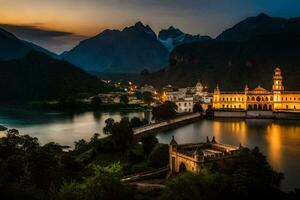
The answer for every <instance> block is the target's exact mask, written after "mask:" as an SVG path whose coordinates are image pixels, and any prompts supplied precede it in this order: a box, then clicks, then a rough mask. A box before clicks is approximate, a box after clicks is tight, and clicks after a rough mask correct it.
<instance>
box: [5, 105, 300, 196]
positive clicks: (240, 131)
mask: <svg viewBox="0 0 300 200" xmlns="http://www.w3.org/2000/svg"><path fill="white" fill-rule="evenodd" d="M110 117H111V118H114V119H115V120H116V121H118V120H120V119H121V118H122V117H129V118H132V117H140V118H144V117H146V118H148V119H149V118H150V115H149V113H144V112H111V113H110V112H102V113H101V112H95V113H94V112H85V113H78V114H68V113H45V112H37V111H28V110H17V109H3V108H1V109H0V124H1V125H4V126H6V127H8V128H16V129H18V130H19V131H20V133H21V134H29V135H31V136H34V137H37V138H38V139H39V141H40V142H41V143H42V144H45V143H47V142H53V141H54V142H57V143H60V144H63V145H69V146H73V145H74V141H76V140H79V139H85V140H89V139H90V138H91V137H92V135H93V134H94V133H100V135H101V136H103V133H102V129H103V127H104V125H105V120H106V119H107V118H110ZM173 135H174V136H175V139H176V140H177V142H178V143H193V142H203V141H206V136H209V137H210V138H211V137H212V136H215V137H216V140H217V141H218V142H222V143H227V144H232V145H239V144H240V143H241V144H242V145H243V146H246V147H250V148H253V147H255V146H258V147H259V148H260V150H261V151H262V152H263V153H264V155H266V156H267V158H268V160H269V162H270V163H271V165H272V166H273V167H274V168H275V169H276V170H278V171H281V172H283V173H284V174H285V180H284V181H283V185H282V187H283V189H285V190H288V189H293V188H295V187H298V188H300V121H292V120H286V121H285V120H282V121H276V120H258V119H255V120H243V119H240V120H239V119H234V120H233V119H224V120H220V119H215V120H202V121H199V122H195V123H193V124H189V125H186V126H183V127H180V128H177V129H174V130H169V131H165V132H161V133H158V135H157V138H158V139H159V141H160V142H162V143H169V142H170V140H171V138H172V136H173Z"/></svg>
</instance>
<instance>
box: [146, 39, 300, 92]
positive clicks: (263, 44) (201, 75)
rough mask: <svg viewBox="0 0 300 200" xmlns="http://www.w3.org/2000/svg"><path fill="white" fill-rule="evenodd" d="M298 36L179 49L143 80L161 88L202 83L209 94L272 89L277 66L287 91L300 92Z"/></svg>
mask: <svg viewBox="0 0 300 200" xmlns="http://www.w3.org/2000/svg"><path fill="white" fill-rule="evenodd" d="M299 65H300V36H299V35H293V36H291V35H268V36H261V37H257V38H253V39H251V40H248V41H246V42H230V41H216V40H214V41H207V42H197V43H192V44H185V45H181V46H180V47H177V48H175V50H174V51H173V52H172V54H171V56H170V66H169V67H168V68H165V69H163V70H160V71H158V72H156V73H152V74H150V75H148V76H146V77H144V82H146V83H150V84H153V85H155V86H158V87H161V86H164V85H167V84H172V85H175V86H188V85H194V84H195V83H196V82H197V80H202V81H203V82H204V84H206V85H207V86H208V87H209V88H210V89H211V90H212V89H213V88H214V87H215V86H216V84H217V83H218V84H219V86H220V88H221V89H226V90H236V89H237V90H242V89H244V85H245V84H246V83H247V84H248V85H249V86H250V87H252V88H253V87H255V86H257V84H260V85H262V86H264V87H266V88H271V84H272V75H273V70H274V68H275V66H280V67H281V69H282V72H283V75H284V78H285V80H284V84H285V85H286V88H287V89H291V90H294V89H295V90H296V89H297V90H299V88H300V68H299Z"/></svg>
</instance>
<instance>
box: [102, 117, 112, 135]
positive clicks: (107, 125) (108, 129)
mask: <svg viewBox="0 0 300 200" xmlns="http://www.w3.org/2000/svg"><path fill="white" fill-rule="evenodd" d="M114 125H115V120H114V119H113V118H108V119H106V120H105V127H104V128H103V132H104V134H106V135H108V134H111V133H112V128H113V126H114Z"/></svg>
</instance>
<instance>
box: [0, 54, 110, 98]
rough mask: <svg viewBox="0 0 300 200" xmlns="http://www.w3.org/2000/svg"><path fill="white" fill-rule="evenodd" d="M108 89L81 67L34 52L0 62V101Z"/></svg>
mask: <svg viewBox="0 0 300 200" xmlns="http://www.w3.org/2000/svg"><path fill="white" fill-rule="evenodd" d="M109 89H110V88H109V87H108V86H107V85H106V84H104V83H103V82H101V81H100V80H99V79H97V78H96V77H94V76H92V75H90V74H88V73H86V72H85V71H83V70H82V69H80V68H77V67H74V66H73V65H72V64H70V63H68V62H66V61H61V60H57V59H54V58H52V57H51V56H48V55H46V54H44V53H40V52H37V51H31V52H29V53H28V54H27V55H26V56H25V57H23V58H19V59H15V60H6V61H0V91H1V95H0V100H36V99H59V98H61V97H66V96H67V97H68V96H77V95H81V94H96V93H99V92H102V91H106V90H109Z"/></svg>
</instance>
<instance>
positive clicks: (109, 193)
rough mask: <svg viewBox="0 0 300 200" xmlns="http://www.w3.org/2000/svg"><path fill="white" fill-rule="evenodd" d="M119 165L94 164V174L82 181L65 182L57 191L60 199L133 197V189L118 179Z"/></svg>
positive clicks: (107, 199) (105, 199)
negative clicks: (103, 165)
mask: <svg viewBox="0 0 300 200" xmlns="http://www.w3.org/2000/svg"><path fill="white" fill-rule="evenodd" d="M120 171H121V166H120V165H119V164H114V165H112V166H108V167H99V166H95V175H94V176H93V177H90V178H86V179H84V181H83V182H82V183H74V182H71V183H65V184H64V185H63V187H62V189H61V191H60V193H59V197H60V199H62V200H68V199H83V200H98V199H101V200H114V199H134V196H133V190H132V189H131V188H130V187H129V186H127V185H125V184H124V183H122V182H121V181H120V177H119V175H120V174H119V172H120Z"/></svg>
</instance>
